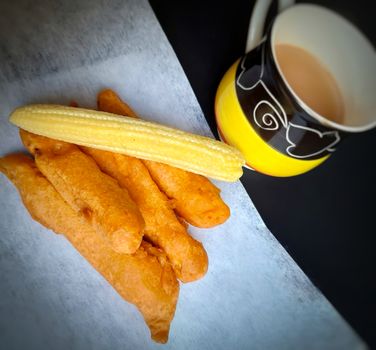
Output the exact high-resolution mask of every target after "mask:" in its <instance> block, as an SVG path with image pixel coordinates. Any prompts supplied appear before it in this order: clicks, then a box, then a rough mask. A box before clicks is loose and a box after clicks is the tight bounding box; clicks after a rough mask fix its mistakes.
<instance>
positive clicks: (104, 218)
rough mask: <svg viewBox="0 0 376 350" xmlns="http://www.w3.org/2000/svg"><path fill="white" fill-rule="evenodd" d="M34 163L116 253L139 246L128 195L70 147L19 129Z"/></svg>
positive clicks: (139, 227)
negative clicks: (33, 158) (33, 157)
mask: <svg viewBox="0 0 376 350" xmlns="http://www.w3.org/2000/svg"><path fill="white" fill-rule="evenodd" d="M20 136H21V139H22V142H23V143H24V145H25V147H26V148H27V149H28V150H29V151H30V153H31V154H33V155H34V156H35V163H36V165H37V167H38V168H39V170H40V171H41V172H42V173H43V175H44V176H46V178H47V179H48V180H49V181H50V182H51V184H52V185H53V186H54V187H55V189H56V190H57V191H58V192H59V194H60V195H61V196H62V197H63V198H64V199H65V200H66V201H67V203H69V205H70V206H71V207H72V208H73V209H74V210H75V211H76V212H77V213H79V214H80V215H81V216H82V217H84V218H85V219H86V221H87V222H89V223H90V224H91V225H93V227H94V228H95V229H96V230H97V231H98V232H100V233H101V234H102V235H103V237H105V238H106V239H107V240H108V241H109V242H110V243H111V246H112V248H113V249H114V250H115V251H117V252H119V253H128V254H129V253H134V252H135V251H136V250H137V248H138V247H139V246H140V244H141V240H142V236H143V229H144V220H143V218H142V215H141V213H140V211H139V210H138V208H137V206H136V204H135V203H134V202H133V200H132V199H131V198H130V196H129V194H128V192H127V191H126V190H124V189H122V188H120V187H119V185H118V184H117V182H116V181H115V180H114V179H112V178H111V177H109V176H108V175H106V174H103V173H102V172H101V171H100V169H99V168H98V166H97V164H95V162H94V161H93V159H91V158H90V157H88V156H87V155H86V154H84V153H83V152H82V151H80V149H79V148H78V147H77V146H76V145H73V144H70V143H66V142H63V141H57V140H54V139H50V138H48V137H44V136H39V135H35V134H32V133H29V132H27V131H24V130H22V129H20Z"/></svg>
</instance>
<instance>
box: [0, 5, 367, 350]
mask: <svg viewBox="0 0 376 350" xmlns="http://www.w3.org/2000/svg"><path fill="white" fill-rule="evenodd" d="M105 87H109V88H112V89H114V90H116V91H117V92H118V93H119V94H120V95H121V96H122V97H123V98H124V99H125V100H126V101H128V102H129V103H130V104H131V105H132V106H133V107H134V108H135V109H136V111H137V112H138V113H139V114H141V115H143V116H144V117H145V118H146V119H150V120H155V121H159V122H162V123H164V124H168V125H171V126H176V127H179V128H182V129H185V130H189V131H192V132H194V133H199V134H203V135H211V133H210V129H209V127H208V125H207V123H206V121H205V118H204V116H203V114H202V111H201V109H200V107H199V105H198V103H197V100H196V98H195V96H194V94H193V92H192V90H191V87H190V85H189V82H188V81H187V78H186V77H185V75H184V72H183V70H182V68H181V66H180V64H179V62H178V60H177V58H176V56H175V54H174V52H173V50H172V48H171V46H170V45H169V43H168V41H167V39H166V37H165V35H164V33H163V31H162V30H161V28H160V25H159V23H158V21H157V20H156V18H155V16H154V14H153V12H152V9H151V8H150V6H149V4H148V3H147V2H146V1H145V0H142V1H140V0H127V1H124V0H114V1H105V0H91V1H90V0H81V1H73V0H66V1H63V0H55V1H53V0H46V1H40V0H34V1H32V0H13V1H7V0H5V1H1V2H0V155H4V154H6V153H8V152H12V151H17V150H20V149H22V146H21V142H20V140H19V137H18V132H17V129H16V128H15V127H13V126H12V125H10V124H9V123H8V115H9V113H10V112H11V110H12V109H13V108H15V107H17V106H19V105H22V104H26V103H36V102H41V103H46V102H54V103H61V104H66V103H69V101H71V100H72V99H74V100H76V101H77V102H78V103H79V104H80V105H81V106H86V107H95V96H96V94H97V92H98V91H99V90H100V89H102V88H105ZM217 185H218V186H219V187H220V188H221V189H222V194H223V198H224V199H225V201H226V202H227V203H228V204H229V206H230V207H231V212H232V214H231V218H230V219H229V220H228V221H227V222H226V223H225V224H224V225H221V226H220V227H217V228H214V229H208V230H202V229H195V228H193V227H191V228H190V232H191V233H192V235H193V236H194V237H196V238H197V239H199V240H200V241H202V242H203V244H204V246H205V248H206V249H207V252H208V255H209V264H210V266H209V271H208V274H207V275H206V276H205V278H203V279H202V280H200V281H198V282H195V283H191V284H187V285H182V286H181V292H180V298H179V302H178V306H177V310H176V316H175V319H174V321H173V323H172V326H171V332H170V340H169V343H168V344H167V345H163V346H162V345H158V344H155V343H153V342H152V341H151V340H150V337H149V331H148V328H147V327H146V325H145V324H144V322H143V320H142V317H141V315H140V314H139V313H138V311H137V309H136V308H135V307H134V306H132V305H130V304H128V303H127V302H125V301H124V300H123V299H122V298H121V297H120V296H119V295H118V294H117V293H116V292H115V291H114V290H113V289H112V288H111V286H110V285H109V284H108V283H107V282H106V281H105V280H104V279H103V278H102V276H101V275H99V274H98V273H97V272H96V271H95V270H94V269H93V268H92V267H91V266H90V265H89V264H88V263H87V262H86V260H85V259H83V258H82V257H81V256H80V255H79V254H78V253H77V252H76V251H75V249H74V248H73V247H72V246H71V245H70V244H69V243H68V242H67V240H66V239H65V238H64V237H63V236H60V235H56V234H54V233H53V232H51V231H49V230H47V229H45V228H44V227H42V226H41V225H39V224H38V223H36V222H35V221H33V220H32V219H31V218H30V216H29V215H28V213H27V211H26V210H25V209H24V207H23V205H22V204H21V201H20V198H19V196H18V193H17V191H16V190H15V188H14V187H13V185H12V184H11V183H10V182H9V181H8V180H7V179H6V178H5V177H4V176H2V175H0V208H1V210H0V348H1V349H112V350H115V349H157V348H158V349H161V348H162V347H163V348H165V349H178V350H180V349H213V350H214V349H215V350H219V349H363V348H364V347H365V345H364V343H363V342H362V341H361V340H360V339H359V338H358V337H357V335H356V334H355V333H354V332H353V331H352V329H351V328H350V327H349V326H348V324H347V323H346V322H345V321H344V320H343V319H342V318H341V316H340V315H339V314H338V313H337V312H336V311H335V310H334V309H333V307H332V306H331V305H330V304H329V303H328V301H327V300H326V299H325V297H324V296H323V295H322V294H321V293H320V292H319V291H318V290H317V289H316V288H315V287H314V286H313V285H312V283H311V282H310V281H309V280H308V278H307V277H306V276H305V275H304V274H303V272H302V271H301V270H300V269H299V267H298V266H297V265H296V264H295V262H294V261H293V260H292V259H291V257H290V256H289V255H288V254H287V253H286V251H285V250H284V249H283V248H282V247H281V246H280V244H279V243H278V242H277V240H276V239H275V238H274V236H273V235H272V234H271V233H270V232H269V231H268V229H267V228H266V227H265V225H264V223H263V222H262V220H261V218H260V216H259V214H258V213H257V211H256V209H255V208H254V206H253V204H252V201H251V200H250V198H249V197H248V195H247V193H246V191H245V190H244V188H243V186H242V185H241V183H240V182H238V183H234V184H227V183H217Z"/></svg>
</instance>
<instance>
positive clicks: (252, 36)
mask: <svg viewBox="0 0 376 350" xmlns="http://www.w3.org/2000/svg"><path fill="white" fill-rule="evenodd" d="M271 2H272V0H256V3H255V6H254V7H253V11H252V15H251V20H250V22H249V27H248V35H247V43H246V46H245V52H246V53H247V52H249V51H251V50H252V49H254V48H255V47H256V46H257V45H258V44H259V43H260V41H261V39H262V35H263V32H264V24H265V19H266V15H267V13H268V10H269V7H270V4H271ZM294 2H295V1H294V0H278V12H281V11H283V10H284V9H286V8H287V7H289V6H291V5H293V4H294Z"/></svg>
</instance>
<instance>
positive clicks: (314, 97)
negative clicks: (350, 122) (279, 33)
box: [275, 44, 344, 123]
mask: <svg viewBox="0 0 376 350" xmlns="http://www.w3.org/2000/svg"><path fill="white" fill-rule="evenodd" d="M275 52H276V58H277V61H278V63H279V66H280V69H281V71H282V73H283V75H284V77H285V79H286V80H287V82H288V83H289V84H290V86H291V88H292V90H293V91H294V92H295V93H296V95H298V97H299V98H300V99H301V100H303V102H304V103H306V105H307V106H309V107H310V108H312V109H313V110H314V111H315V112H317V113H318V114H320V115H321V116H323V117H324V118H326V119H329V120H331V121H334V122H336V123H342V122H343V115H344V104H343V100H342V96H341V93H340V90H339V88H338V85H337V82H336V80H335V79H334V77H333V75H332V74H331V73H330V72H329V71H328V70H327V69H326V68H325V66H324V65H323V64H322V63H321V62H320V61H319V60H318V59H317V58H316V57H315V56H313V55H312V54H311V53H309V52H308V51H306V50H304V49H302V48H300V47H298V46H294V45H290V44H278V45H276V46H275Z"/></svg>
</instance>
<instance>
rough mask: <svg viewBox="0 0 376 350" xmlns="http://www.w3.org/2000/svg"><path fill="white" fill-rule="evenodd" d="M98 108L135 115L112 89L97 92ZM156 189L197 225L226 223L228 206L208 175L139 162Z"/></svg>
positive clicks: (228, 213)
mask: <svg viewBox="0 0 376 350" xmlns="http://www.w3.org/2000/svg"><path fill="white" fill-rule="evenodd" d="M97 101H98V109H99V110H101V111H105V112H110V113H115V114H119V115H125V116H128V117H135V118H137V114H136V113H135V112H134V111H133V110H132V108H131V107H130V106H128V105H127V104H126V103H125V102H124V101H122V100H121V99H120V98H119V96H118V95H116V93H115V92H113V91H112V90H104V91H102V92H101V93H99V95H98V98H97ZM142 162H143V163H144V164H145V166H146V167H147V169H148V170H149V172H150V175H151V176H152V178H153V180H154V181H155V182H156V183H157V185H158V187H159V189H160V190H161V191H163V192H164V193H165V194H166V195H167V197H169V198H170V199H172V201H173V205H174V207H175V211H176V212H177V213H178V214H179V215H180V216H181V217H182V218H183V219H185V220H186V221H187V222H188V223H190V224H191V225H194V226H197V227H205V228H208V227H213V226H216V225H219V224H222V223H223V222H225V221H226V220H227V219H228V218H229V216H230V209H229V207H228V206H227V205H226V204H225V203H224V201H223V200H222V198H221V196H220V190H219V189H218V188H217V187H216V186H214V185H213V184H212V183H211V182H210V181H209V180H208V179H207V178H205V177H203V176H201V175H197V174H193V173H191V172H188V171H185V170H182V169H178V168H175V167H172V166H170V165H167V164H162V163H157V162H153V161H148V160H143V161H142Z"/></svg>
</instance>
